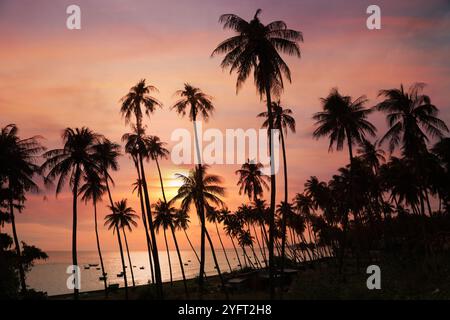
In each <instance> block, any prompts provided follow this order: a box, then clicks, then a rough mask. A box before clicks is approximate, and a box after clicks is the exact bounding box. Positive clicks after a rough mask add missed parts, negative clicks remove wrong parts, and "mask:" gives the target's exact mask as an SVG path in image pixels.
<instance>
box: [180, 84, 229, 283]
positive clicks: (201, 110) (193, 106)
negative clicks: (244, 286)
mask: <svg viewBox="0 0 450 320" xmlns="http://www.w3.org/2000/svg"><path fill="white" fill-rule="evenodd" d="M175 94H176V95H178V96H179V97H180V99H179V100H178V101H177V102H175V104H174V105H173V106H172V109H175V111H176V112H177V113H178V114H180V115H181V116H184V115H186V113H187V112H189V120H191V121H192V123H193V125H194V138H195V150H196V163H197V169H196V170H197V172H198V173H200V174H203V173H202V172H203V169H202V157H201V152H202V151H201V150H200V143H199V137H198V132H197V124H196V121H197V119H198V117H199V116H201V117H202V118H203V120H204V121H208V119H209V117H210V116H211V114H212V113H213V111H214V105H213V103H212V97H211V96H209V95H207V94H205V93H204V92H202V91H201V90H200V89H199V88H196V87H194V86H192V85H190V84H188V83H185V84H184V88H183V89H182V90H178V91H177V92H175ZM188 108H189V110H188V111H187V109H188ZM202 182H203V180H202V179H199V180H198V183H199V184H201V183H202ZM198 189H199V190H203V189H204V188H203V187H202V186H201V185H199V186H198ZM201 198H202V199H203V196H201ZM202 201H203V200H200V202H202ZM196 208H197V214H198V215H199V217H200V224H201V235H200V277H199V285H200V287H201V288H202V287H203V274H204V273H205V236H206V233H207V231H206V221H205V205H204V203H199V204H197V207H196ZM214 254H215V253H214ZM219 273H220V272H219Z"/></svg>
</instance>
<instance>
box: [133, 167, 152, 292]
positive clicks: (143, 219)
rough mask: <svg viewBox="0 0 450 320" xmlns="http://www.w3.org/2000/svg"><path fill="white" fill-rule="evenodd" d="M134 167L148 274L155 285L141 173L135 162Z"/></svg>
mask: <svg viewBox="0 0 450 320" xmlns="http://www.w3.org/2000/svg"><path fill="white" fill-rule="evenodd" d="M135 166H136V171H137V174H138V179H139V185H138V196H139V204H140V206H141V215H142V223H143V224H144V228H145V238H146V240H147V253H148V261H149V264H150V273H151V277H152V283H155V274H154V272H153V261H152V250H151V248H152V245H151V239H150V235H149V233H148V225H147V218H146V217H145V208H144V200H143V196H142V185H141V183H140V181H142V180H141V172H140V170H139V165H138V163H137V161H135Z"/></svg>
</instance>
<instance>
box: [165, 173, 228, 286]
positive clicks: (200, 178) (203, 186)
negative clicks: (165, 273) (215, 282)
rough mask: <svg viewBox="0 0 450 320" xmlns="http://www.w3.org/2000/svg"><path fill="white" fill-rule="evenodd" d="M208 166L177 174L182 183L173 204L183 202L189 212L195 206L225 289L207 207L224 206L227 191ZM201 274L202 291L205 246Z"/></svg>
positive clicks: (182, 206)
mask: <svg viewBox="0 0 450 320" xmlns="http://www.w3.org/2000/svg"><path fill="white" fill-rule="evenodd" d="M208 168H209V167H208V166H207V165H204V166H198V167H196V168H195V169H193V170H191V171H190V172H189V175H183V174H176V177H177V179H180V180H181V181H182V183H183V184H182V185H181V187H180V188H179V189H178V192H177V195H175V197H174V198H173V199H172V200H171V202H175V201H178V200H180V201H181V210H183V211H185V212H187V211H188V210H189V208H190V207H191V206H194V207H195V209H196V211H197V214H198V216H199V219H200V223H201V227H202V237H204V236H206V238H207V239H208V242H209V245H210V248H211V253H212V255H213V259H214V263H215V266H216V269H217V272H218V274H219V277H220V279H221V282H222V287H223V288H224V289H225V283H224V281H223V278H222V273H221V272H220V266H219V263H218V262H217V258H216V252H215V250H214V246H213V243H212V240H211V237H210V236H209V233H208V230H207V229H206V221H205V215H204V212H205V209H206V207H207V206H212V205H217V206H223V202H222V200H221V199H220V197H222V196H224V195H225V189H224V188H223V187H222V186H220V184H221V183H222V179H221V178H220V177H219V176H217V175H213V174H208V173H207V172H206V171H207V170H208ZM200 250H201V252H200V257H201V258H200V273H199V286H200V290H203V275H204V270H205V269H204V262H205V246H204V245H203V246H201V248H200Z"/></svg>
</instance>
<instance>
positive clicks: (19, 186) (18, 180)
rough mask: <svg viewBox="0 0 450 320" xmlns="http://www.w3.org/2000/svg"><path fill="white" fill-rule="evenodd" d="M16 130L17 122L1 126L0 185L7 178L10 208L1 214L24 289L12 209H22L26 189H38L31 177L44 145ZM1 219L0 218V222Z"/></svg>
mask: <svg viewBox="0 0 450 320" xmlns="http://www.w3.org/2000/svg"><path fill="white" fill-rule="evenodd" d="M18 131H19V129H18V128H17V126H16V125H14V124H10V125H7V126H5V127H4V128H2V129H1V132H0V186H2V184H3V181H5V183H6V182H8V187H7V189H3V191H4V196H5V199H7V201H6V202H7V203H8V205H7V206H8V209H9V212H8V213H7V214H6V213H4V215H5V219H6V220H9V222H11V226H12V232H13V239H14V245H15V250H16V255H17V257H18V270H19V278H20V285H21V291H22V292H25V291H26V290H27V285H26V282H25V270H24V266H23V264H22V259H21V257H22V252H21V249H20V242H19V236H18V234H17V227H16V222H15V214H14V209H18V210H19V211H20V210H21V209H22V207H23V202H24V201H25V193H26V192H28V191H33V192H37V191H38V190H39V188H38V185H37V184H36V183H35V182H34V181H33V179H34V177H35V176H36V175H38V174H39V172H40V170H39V166H38V165H37V164H36V161H37V158H38V156H40V153H41V152H43V151H44V150H45V148H44V147H43V146H42V145H41V144H40V143H39V141H38V140H39V138H40V137H38V136H34V137H31V138H27V139H20V137H19V136H18ZM3 222H4V221H0V223H1V224H2V223H3Z"/></svg>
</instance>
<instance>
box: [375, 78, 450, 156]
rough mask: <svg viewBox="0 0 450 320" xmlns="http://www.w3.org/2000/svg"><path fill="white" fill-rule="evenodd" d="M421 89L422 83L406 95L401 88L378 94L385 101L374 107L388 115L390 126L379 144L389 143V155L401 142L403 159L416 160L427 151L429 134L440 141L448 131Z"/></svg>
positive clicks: (412, 87)
mask: <svg viewBox="0 0 450 320" xmlns="http://www.w3.org/2000/svg"><path fill="white" fill-rule="evenodd" d="M424 87H425V84H423V83H415V84H413V85H412V86H411V87H410V88H409V90H408V92H405V90H404V88H403V85H400V88H399V89H387V90H381V91H380V92H379V96H383V97H384V98H385V100H384V101H382V102H380V103H378V104H377V105H376V106H375V108H376V109H377V110H379V111H382V112H385V113H386V114H387V115H386V120H387V122H388V126H389V130H388V131H387V132H386V134H385V135H384V136H383V138H381V140H380V143H383V142H385V141H389V150H390V151H391V152H392V151H393V150H394V149H395V148H396V147H397V146H398V145H399V144H400V143H401V144H402V146H401V148H402V151H403V154H404V155H405V156H407V157H416V156H417V155H418V154H419V153H422V152H423V151H424V150H426V143H427V142H428V140H429V138H428V135H429V136H431V137H433V138H435V137H437V138H441V137H442V136H443V133H444V132H448V128H447V126H446V124H445V122H444V121H442V120H441V119H439V118H438V117H437V115H438V112H439V111H438V108H437V107H436V106H435V105H433V104H432V103H431V99H430V97H429V96H427V95H424V94H422V93H421V91H422V90H423V88H424Z"/></svg>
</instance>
